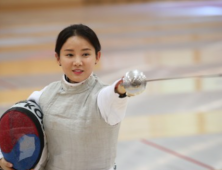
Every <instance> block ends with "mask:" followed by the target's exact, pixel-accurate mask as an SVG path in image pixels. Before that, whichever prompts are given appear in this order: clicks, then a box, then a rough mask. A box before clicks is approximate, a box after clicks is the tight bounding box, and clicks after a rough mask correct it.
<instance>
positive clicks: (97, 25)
mask: <svg viewBox="0 0 222 170" xmlns="http://www.w3.org/2000/svg"><path fill="white" fill-rule="evenodd" d="M74 23H83V24H86V25H88V26H90V27H91V28H92V29H93V30H95V32H96V33H97V35H98V37H99V39H100V41H101V44H102V58H101V61H100V63H99V65H98V66H97V68H96V71H95V73H96V74H97V75H98V76H99V77H100V78H101V79H102V80H103V81H104V82H106V83H108V84H109V83H112V82H113V81H115V80H116V79H118V78H120V77H122V76H123V75H124V74H125V73H126V72H127V71H130V70H133V69H138V70H141V71H143V72H144V73H145V74H146V75H147V78H148V79H152V78H165V77H178V76H194V75H212V74H221V73H222V55H221V54H222V1H220V0H217V1H214V0H212V1H187V2H185V1H183V2H180V1H179V2H176V1H173V2H160V1H158V2H155V3H154V2H152V3H151V2H150V3H145V2H144V3H131V4H118V5H117V4H116V5H111V4H109V5H108V4H107V5H90V6H78V7H75V6H69V7H61V8H42V9H40V8H36V9H35V8H33V9H23V10H3V11H0V114H2V113H4V111H5V110H7V109H8V108H9V107H10V106H11V105H13V104H14V103H15V102H18V101H20V100H24V99H26V98H27V97H28V96H29V95H30V94H31V93H32V92H33V91H34V90H40V89H42V88H43V87H44V86H46V85H48V84H49V83H50V82H52V81H57V80H60V79H61V76H62V71H61V70H60V67H59V66H58V65H57V63H56V60H55V58H54V45H55V40H56V36H57V34H58V33H59V32H60V30H61V29H63V28H64V27H66V26H68V25H71V24H74ZM221 122H222V77H213V78H198V77H195V78H187V79H178V80H167V81H157V82H150V83H148V84H147V89H146V91H145V92H144V93H143V94H141V95H138V96H136V97H131V98H130V99H129V104H128V109H127V113H126V118H125V119H124V121H123V122H122V125H121V130H120V135H119V144H118V153H117V160H116V163H117V169H118V170H207V169H209V170H222V161H221V160H222V149H221V146H222V123H221Z"/></svg>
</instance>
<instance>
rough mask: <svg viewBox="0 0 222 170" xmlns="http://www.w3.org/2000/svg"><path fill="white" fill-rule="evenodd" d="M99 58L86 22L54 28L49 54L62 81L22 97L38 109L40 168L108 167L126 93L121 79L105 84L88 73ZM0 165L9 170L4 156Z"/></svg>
mask: <svg viewBox="0 0 222 170" xmlns="http://www.w3.org/2000/svg"><path fill="white" fill-rule="evenodd" d="M100 57H101V46H100V42H99V40H98V38H97V36H96V34H95V33H94V31H93V30H92V29H90V28H89V27H87V26H85V25H82V24H79V25H71V26H69V27H67V28H65V29H64V30H62V31H61V32H60V33H59V35H58V38H57V42H56V47H55V58H56V60H57V62H58V65H59V66H61V68H62V70H63V73H64V75H63V77H62V80H61V81H57V82H53V83H51V84H49V85H48V86H46V87H45V88H44V89H43V90H41V91H35V92H33V93H32V94H31V96H30V97H29V98H28V99H29V100H34V101H36V103H38V104H39V105H40V107H41V109H42V111H43V113H44V120H43V123H44V127H45V132H46V136H47V141H48V161H47V163H46V164H42V165H41V168H40V169H46V170H113V169H114V167H115V157H116V145H117V139H118V133H119V128H120V122H121V120H122V119H123V118H124V116H125V111H126V106H127V97H126V94H125V93H126V92H125V89H124V88H122V86H120V85H119V84H120V83H121V81H122V80H121V79H120V80H117V81H116V82H114V83H113V84H112V85H109V86H106V85H105V84H103V83H101V81H100V80H99V79H98V78H97V77H96V75H94V74H93V70H94V68H95V65H96V64H97V63H98V62H99V60H100ZM0 166H1V167H2V168H3V169H5V170H11V169H12V168H11V167H12V164H10V163H9V162H7V161H6V160H4V158H2V159H1V161H0Z"/></svg>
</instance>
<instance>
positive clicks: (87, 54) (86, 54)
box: [82, 53, 90, 57]
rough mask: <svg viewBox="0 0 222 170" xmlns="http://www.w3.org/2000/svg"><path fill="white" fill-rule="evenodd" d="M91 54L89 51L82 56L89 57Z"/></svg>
mask: <svg viewBox="0 0 222 170" xmlns="http://www.w3.org/2000/svg"><path fill="white" fill-rule="evenodd" d="M89 55H90V54H89V53H84V54H83V55H82V56H83V57H87V56H89Z"/></svg>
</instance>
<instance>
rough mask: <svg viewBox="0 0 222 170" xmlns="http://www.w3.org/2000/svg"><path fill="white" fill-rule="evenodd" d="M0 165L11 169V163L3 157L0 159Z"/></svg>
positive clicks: (6, 169)
mask: <svg viewBox="0 0 222 170" xmlns="http://www.w3.org/2000/svg"><path fill="white" fill-rule="evenodd" d="M0 165H1V167H2V169H4V170H13V168H12V167H13V165H12V163H10V162H7V161H6V160H5V159H4V158H2V159H1V160H0Z"/></svg>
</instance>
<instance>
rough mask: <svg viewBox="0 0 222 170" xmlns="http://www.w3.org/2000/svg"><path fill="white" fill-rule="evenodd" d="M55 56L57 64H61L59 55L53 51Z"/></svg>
mask: <svg viewBox="0 0 222 170" xmlns="http://www.w3.org/2000/svg"><path fill="white" fill-rule="evenodd" d="M55 58H56V61H57V63H58V64H59V66H61V62H60V57H59V55H58V54H57V53H55Z"/></svg>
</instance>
